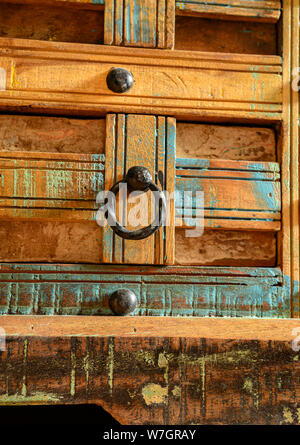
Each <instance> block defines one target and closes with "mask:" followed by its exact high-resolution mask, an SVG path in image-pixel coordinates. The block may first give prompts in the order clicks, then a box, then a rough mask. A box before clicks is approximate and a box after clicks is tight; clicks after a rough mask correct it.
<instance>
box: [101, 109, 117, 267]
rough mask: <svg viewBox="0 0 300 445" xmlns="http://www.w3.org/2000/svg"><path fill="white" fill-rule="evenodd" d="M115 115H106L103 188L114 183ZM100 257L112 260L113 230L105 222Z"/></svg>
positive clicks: (104, 260) (107, 187)
mask: <svg viewBox="0 0 300 445" xmlns="http://www.w3.org/2000/svg"><path fill="white" fill-rule="evenodd" d="M115 126H116V115H115V114H108V115H107V116H106V137H105V190H109V189H111V187H112V186H113V184H114V183H115V153H116V135H115ZM102 259H103V262H104V263H111V262H112V260H113V231H112V230H111V229H110V227H109V226H108V225H107V224H105V226H104V227H103V237H102Z"/></svg>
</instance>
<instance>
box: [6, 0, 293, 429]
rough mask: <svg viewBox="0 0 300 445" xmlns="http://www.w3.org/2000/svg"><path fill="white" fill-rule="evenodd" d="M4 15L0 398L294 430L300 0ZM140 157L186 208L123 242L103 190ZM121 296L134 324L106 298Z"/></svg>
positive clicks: (63, 5) (118, 2)
mask: <svg viewBox="0 0 300 445" xmlns="http://www.w3.org/2000/svg"><path fill="white" fill-rule="evenodd" d="M1 16H2V20H1V21H0V22H1V23H2V24H1V26H0V50H1V51H0V90H1V91H0V108H1V115H0V149H1V152H0V180H1V181H0V218H1V221H0V241H1V250H0V260H1V264H0V267H1V278H0V296H1V304H0V313H1V315H2V317H1V321H2V326H3V328H4V329H5V331H6V333H7V334H8V340H7V341H8V347H7V348H6V351H4V352H3V360H2V365H1V366H2V368H1V369H2V370H3V375H4V374H5V373H6V374H5V375H8V377H7V379H8V380H6V383H5V381H4V380H3V384H2V385H0V390H1V394H2V395H0V402H1V401H2V402H3V403H11V402H12V403H15V401H16V400H17V401H19V402H20V403H30V402H37V401H38V402H40V403H82V402H84V401H86V400H88V401H94V402H96V403H100V404H101V405H103V406H104V408H106V409H108V410H109V411H110V412H112V414H113V415H114V416H115V417H116V418H117V419H119V420H120V421H121V422H124V423H129V422H130V423H133V424H134V423H149V422H150V423H151V422H153V419H154V418H155V420H156V421H158V422H159V423H166V424H168V423H169V424H172V423H173V424H174V423H175V424H176V423H186V424H188V423H215V422H217V423H245V422H248V423H286V422H290V423H297V422H299V419H298V418H297V408H298V406H299V405H300V400H299V391H300V388H299V387H297V384H296V383H292V382H295V381H297V366H296V365H297V360H298V359H297V357H298V356H297V340H295V339H297V335H298V331H297V329H298V322H297V320H291V318H292V317H293V318H297V317H299V233H298V232H299V208H298V204H299V202H298V199H299V196H298V194H299V185H298V92H297V85H298V78H297V75H298V71H297V69H298V68H297V67H298V64H299V60H298V56H299V48H298V47H299V5H298V0H293V1H292V0H283V5H281V3H280V2H277V1H273V0H272V1H266V0H258V1H256V2H252V1H246V0H238V1H236V2H232V1H229V0H228V1H227V3H226V2H225V3H224V1H222V2H218V1H213V2H207V1H206V2H202V1H193V2H189V1H183V2H176V1H175V0H145V1H141V0H132V1H131V0H105V2H104V1H97V2H85V1H75V0H74V1H64V2H56V1H54V0H53V1H49V0H48V1H45V2H35V1H34V0H31V1H30V2H29V1H28V2H27V1H25V0H23V1H21V0H20V1H17V0H11V1H6V2H1V3H0V18H1ZM116 68H122V69H123V70H127V72H129V73H131V75H132V77H133V86H132V87H131V88H130V89H129V90H128V91H126V92H122V93H118V92H114V91H112V90H111V89H110V88H109V86H108V83H107V76H108V74H109V73H110V72H111V70H113V69H116ZM134 165H139V166H143V167H147V168H148V169H149V171H150V173H151V174H152V177H153V181H154V183H155V184H156V185H157V186H158V187H160V188H161V189H164V190H166V191H167V192H168V193H170V194H172V193H173V194H174V196H175V198H174V199H173V200H171V202H170V207H169V209H168V211H169V214H168V216H169V222H170V224H169V225H168V226H164V227H162V228H161V229H159V230H158V231H157V232H156V233H155V234H154V235H152V236H150V237H148V238H146V239H143V240H128V239H126V240H124V239H122V238H121V237H119V236H118V235H115V234H114V232H113V231H112V229H111V227H109V225H105V226H104V227H102V226H99V224H97V222H96V219H97V215H99V202H98V199H97V196H98V194H99V192H102V191H107V190H109V189H110V188H111V187H112V186H113V184H114V183H116V182H118V181H120V180H122V179H124V178H125V177H126V173H127V171H128V169H129V168H130V167H132V166H134ZM186 192H188V193H187V194H186V195H185V201H184V202H183V201H182V196H183V194H184V193H186ZM196 192H201V193H202V195H201V196H202V199H203V202H202V207H201V211H202V213H201V218H202V222H203V226H204V227H203V231H200V232H201V233H200V232H199V233H198V235H197V232H195V228H196V221H197V218H196V216H197V209H198V207H197V201H196V197H195V196H196V195H195V194H196ZM195 233H196V235H195ZM123 288H126V289H127V290H130V291H131V292H133V293H134V294H135V297H136V306H135V308H134V309H133V310H132V312H131V315H132V317H116V316H114V315H113V312H112V309H111V307H110V304H109V301H110V297H111V295H112V294H113V293H114V292H115V291H118V290H119V289H123ZM6 315H9V317H5V316H6ZM37 315H40V316H42V317H36V316H37ZM62 315H68V316H70V317H67V318H65V317H64V318H62V317H61V316H62ZM99 316H101V317H99ZM160 317H165V318H164V319H163V322H162V319H161V318H160ZM208 317H210V318H208ZM223 317H230V318H226V319H224V318H223ZM270 318H271V319H272V320H271V321H270V320H268V319H270ZM284 319H286V320H284ZM16 333H20V338H18V339H17V338H16V336H15V335H16ZM230 340H231V343H230V344H229V346H228V342H229V341H230ZM271 341H273V343H270V342H271ZM292 341H294V343H293V345H294V347H293V348H292V347H291V342H292ZM62 345H63V346H62ZM270 345H271V346H270ZM295 345H296V346H295ZM61 348H62V349H63V350H64V351H65V354H66V355H64V354H63V353H62V352H61V351H62V349H61ZM268 348H271V352H270V353H269V354H267V353H266V351H269V349H268ZM99 351H101V352H99ZM279 351H283V352H282V355H281V357H282V358H281V359H280V364H279V365H278V360H277V357H278V354H279ZM54 354H58V357H59V359H58V361H57V362H55V363H53V362H52V358H53V356H54ZM215 354H217V357H219V358H217V359H216V360H215V359H212V356H213V355H214V357H215ZM66 357H67V358H66ZM221 357H225V358H224V360H223V359H222V358H221ZM258 359H259V363H260V365H259V369H257V360H258ZM65 360H67V363H68V364H67V365H66V362H65ZM222 360H223V361H222ZM44 361H45V363H48V365H47V367H48V369H49V373H48V374H47V376H42V375H41V374H40V371H39V363H41V362H44ZM33 362H34V363H35V365H34V366H33V365H32V366H31V365H30V363H33ZM18 363H23V364H22V372H20V373H19V371H15V370H14V369H16V370H17V369H19V368H18V366H16V365H17V364H18ZM6 369H9V372H8V373H7V371H5V370H6ZM141 369H142V370H143V371H142V372H141ZM270 370H271V373H277V374H278V375H279V376H281V377H280V379H282V378H284V379H285V380H286V385H285V386H284V389H283V390H282V388H281V390H282V391H284V394H283V395H282V398H281V399H280V398H276V402H274V404H273V405H272V404H271V405H270V404H269V402H268V400H269V398H270V397H271V395H272V394H275V393H276V394H277V392H278V391H279V389H278V379H277V377H276V378H275V379H274V380H273V379H272V378H271V377H270V376H269V373H270ZM1 372H2V371H1ZM59 372H61V375H62V377H61V381H62V382H63V384H62V385H60V387H59V389H57V375H58V373H59ZM93 373H94V374H95V375H100V376H101V378H100V382H98V381H97V383H95V381H94V379H93V378H92V375H94V374H93ZM277 374H276V375H277ZM282 376H284V377H282ZM269 377H270V378H269ZM278 378H279V377H278ZM270 379H271V380H270ZM276 379H277V380H276ZM50 381H51V382H53V385H52V384H50ZM237 381H238V382H239V383H238V388H237V386H236V384H235V382H237ZM187 382H190V383H189V385H190V387H189V389H187V384H188V383H187ZM266 382H269V383H266ZM218 385H219V386H220V385H221V386H222V385H223V386H222V388H223V390H221V389H220V390H217V389H216V388H219V386H218ZM45 388H47V389H45ZM200 388H202V389H200ZM220 388H221V387H220ZM254 388H255V390H254ZM100 393H101V394H100ZM291 394H293V395H291ZM272 397H273V396H272ZM237 398H238V399H239V400H241V402H240V403H237V402H235V400H237ZM216 400H217V402H215V401H216ZM245 404H248V405H249V409H245V408H244V405H245ZM141 413H142V415H141ZM287 413H288V414H287ZM152 416H154V417H152ZM298 417H299V416H298ZM289 419H292V420H291V421H290V420H289Z"/></svg>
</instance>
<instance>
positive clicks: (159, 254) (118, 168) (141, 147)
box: [102, 114, 176, 264]
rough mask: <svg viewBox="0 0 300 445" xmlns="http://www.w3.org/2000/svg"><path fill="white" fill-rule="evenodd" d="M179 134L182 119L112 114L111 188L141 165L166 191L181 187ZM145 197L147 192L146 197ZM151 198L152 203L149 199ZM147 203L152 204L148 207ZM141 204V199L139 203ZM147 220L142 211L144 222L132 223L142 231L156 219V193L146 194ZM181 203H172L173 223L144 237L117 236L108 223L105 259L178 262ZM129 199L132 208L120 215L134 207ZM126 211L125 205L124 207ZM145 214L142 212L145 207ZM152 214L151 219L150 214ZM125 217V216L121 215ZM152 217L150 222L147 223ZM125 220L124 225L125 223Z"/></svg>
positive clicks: (108, 159)
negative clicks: (177, 167)
mask: <svg viewBox="0 0 300 445" xmlns="http://www.w3.org/2000/svg"><path fill="white" fill-rule="evenodd" d="M175 135H176V123H175V120H174V119H172V118H167V119H166V118H164V117H157V116H140V115H122V114H117V115H108V116H107V127H106V136H107V139H106V151H105V156H106V160H105V190H110V189H111V187H112V186H113V184H115V183H116V182H118V181H120V180H122V179H123V178H125V176H126V173H127V171H128V169H129V168H130V167H133V166H136V165H141V166H143V167H146V168H148V169H149V171H150V173H151V174H152V177H153V180H154V181H155V182H156V184H157V185H158V186H159V187H160V189H161V190H167V191H168V193H170V194H174V191H175ZM144 196H145V195H144ZM148 201H149V202H148ZM147 203H148V204H149V205H147ZM136 204H137V203H136V202H135V205H136ZM140 205H143V206H146V208H145V215H144V216H145V218H142V215H141V214H140V215H136V216H137V218H138V219H139V220H143V222H141V224H139V225H138V226H135V227H131V226H130V225H127V226H126V227H127V228H128V229H129V230H137V229H139V228H141V227H143V226H146V225H148V224H150V223H151V219H152V211H151V196H150V194H148V196H146V199H145V202H144V204H143V202H142V201H141V202H140ZM174 206H175V203H174V200H172V202H171V203H170V206H169V212H170V213H169V221H170V224H169V225H168V226H167V227H164V228H162V229H160V231H159V233H156V235H155V236H154V237H153V236H152V237H149V238H147V239H144V240H139V241H132V240H123V239H121V238H120V237H118V236H116V235H115V234H114V233H113V231H112V229H111V228H110V227H109V226H108V224H106V226H105V227H104V229H103V241H102V246H103V262H105V263H111V262H116V263H125V264H130V263H133V264H173V263H174V230H175V229H174V225H175V217H174V213H175V209H174ZM132 207H133V206H132V205H130V203H128V204H127V205H126V209H123V210H122V209H121V210H119V212H118V214H120V213H122V211H124V212H125V211H126V214H128V213H130V211H131V210H132ZM119 209H120V207H119ZM140 213H141V211H140ZM147 215H148V218H146V216H147ZM119 220H120V218H119ZM145 220H146V221H145ZM123 224H124V223H123Z"/></svg>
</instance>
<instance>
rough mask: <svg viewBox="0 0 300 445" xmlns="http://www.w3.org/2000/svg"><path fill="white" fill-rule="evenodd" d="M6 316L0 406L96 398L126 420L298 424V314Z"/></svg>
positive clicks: (184, 422)
mask: <svg viewBox="0 0 300 445" xmlns="http://www.w3.org/2000/svg"><path fill="white" fill-rule="evenodd" d="M3 319H4V320H3V323H4V324H3V326H4V329H5V330H6V332H7V333H8V335H7V339H6V351H4V352H2V353H1V357H0V404H1V405H9V404H15V405H16V404H27V405H28V404H32V403H35V404H52V405H53V404H65V403H68V404H70V403H73V404H78V403H97V404H100V405H101V406H102V407H103V408H104V409H106V410H107V411H108V412H110V413H111V414H112V416H114V417H115V418H116V419H117V420H118V421H119V422H121V423H123V424H125V425H128V424H133V425H138V424H145V425H151V424H153V423H155V424H156V425H157V424H163V425H168V424H170V425H178V424H181V425H182V424H186V425H195V424H212V425H215V424H231V425H232V424H235V425H236V424H244V425H245V424H247V425H249V424H281V425H282V424H291V423H294V424H298V423H299V416H298V411H299V397H300V394H299V385H297V381H298V355H299V353H297V352H295V351H294V350H293V349H292V348H291V341H292V340H294V338H293V332H294V329H297V321H296V320H276V322H274V321H273V322H271V321H270V320H242V321H239V320H216V319H211V320H199V319H195V320H193V322H192V323H190V322H189V323H187V322H186V320H178V319H166V320H165V321H166V323H164V324H162V323H161V322H160V320H157V319H156V320H155V319H153V318H149V319H148V320H146V319H141V320H140V323H136V319H135V318H125V319H116V318H112V317H107V318H106V317H101V320H100V319H99V318H97V317H93V318H90V319H87V318H86V317H67V319H66V318H65V317H3ZM104 320H105V321H104ZM66 321H68V323H66ZM24 334H25V335H24ZM270 400H271V401H272V403H270Z"/></svg>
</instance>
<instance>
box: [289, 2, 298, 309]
mask: <svg viewBox="0 0 300 445" xmlns="http://www.w3.org/2000/svg"><path fill="white" fill-rule="evenodd" d="M299 20H300V7H299V0H293V1H292V21H291V53H290V54H291V60H290V62H291V75H292V81H291V83H290V85H291V116H290V136H291V139H290V144H291V145H290V188H291V209H290V217H291V229H292V232H291V258H290V261H291V287H292V310H293V312H292V313H293V316H294V317H298V318H299V317H300V292H299V283H300V241H299V240H300V233H299V231H300V209H299V197H300V196H299V66H300V51H299V45H300V32H299ZM296 73H297V74H296ZM295 80H296V81H295ZM297 80H298V82H297ZM295 83H296V84H297V86H298V88H295Z"/></svg>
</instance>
